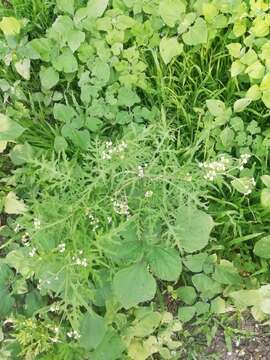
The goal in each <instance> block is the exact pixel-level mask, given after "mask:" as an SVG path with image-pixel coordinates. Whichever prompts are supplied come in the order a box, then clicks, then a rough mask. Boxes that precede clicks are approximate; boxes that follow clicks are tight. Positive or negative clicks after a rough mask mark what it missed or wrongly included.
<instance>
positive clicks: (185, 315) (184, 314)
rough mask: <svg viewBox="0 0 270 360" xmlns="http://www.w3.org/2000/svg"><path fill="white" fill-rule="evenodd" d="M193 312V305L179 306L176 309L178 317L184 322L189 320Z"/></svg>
mask: <svg viewBox="0 0 270 360" xmlns="http://www.w3.org/2000/svg"><path fill="white" fill-rule="evenodd" d="M195 313H196V308H195V306H180V307H179V309H178V318H179V320H181V321H183V322H184V323H185V322H188V321H190V320H191V319H192V318H193V316H194V315H195Z"/></svg>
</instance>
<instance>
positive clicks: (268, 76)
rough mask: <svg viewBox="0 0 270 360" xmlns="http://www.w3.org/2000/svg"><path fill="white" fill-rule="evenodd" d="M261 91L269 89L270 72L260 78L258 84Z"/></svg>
mask: <svg viewBox="0 0 270 360" xmlns="http://www.w3.org/2000/svg"><path fill="white" fill-rule="evenodd" d="M260 90H261V91H269V90H270V73H268V74H266V75H265V76H264V78H263V79H262V82H261V85H260Z"/></svg>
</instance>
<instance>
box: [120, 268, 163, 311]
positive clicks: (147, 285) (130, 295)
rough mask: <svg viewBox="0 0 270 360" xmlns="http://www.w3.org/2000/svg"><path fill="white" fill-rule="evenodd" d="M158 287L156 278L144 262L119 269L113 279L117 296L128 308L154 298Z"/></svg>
mask: <svg viewBox="0 0 270 360" xmlns="http://www.w3.org/2000/svg"><path fill="white" fill-rule="evenodd" d="M156 287H157V285H156V282H155V279H154V278H153V276H152V275H151V274H150V273H149V272H148V270H147V268H146V265H144V264H142V263H138V264H135V265H131V266H129V267H128V268H125V269H122V270H120V271H118V273H117V274H116V275H115V277H114V279H113V290H114V293H115V296H116V297H117V299H118V301H119V302H120V304H121V305H122V306H123V307H124V308H126V309H129V308H131V307H132V306H136V305H138V304H139V303H140V302H145V301H150V300H151V299H153V297H154V296H155V293H156Z"/></svg>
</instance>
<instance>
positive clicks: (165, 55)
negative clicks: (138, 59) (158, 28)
mask: <svg viewBox="0 0 270 360" xmlns="http://www.w3.org/2000/svg"><path fill="white" fill-rule="evenodd" d="M183 48H184V46H183V44H180V43H179V42H178V40H177V37H173V38H166V37H164V38H162V39H161V41H160V45H159V50H160V55H161V57H162V60H163V61H164V63H165V64H166V65H167V64H169V63H170V62H171V60H172V59H173V58H174V57H176V56H178V55H181V53H182V52H183Z"/></svg>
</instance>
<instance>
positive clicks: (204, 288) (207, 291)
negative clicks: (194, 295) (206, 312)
mask: <svg viewBox="0 0 270 360" xmlns="http://www.w3.org/2000/svg"><path fill="white" fill-rule="evenodd" d="M192 282H193V285H194V286H195V287H196V289H197V290H198V291H199V292H200V293H201V294H202V296H203V297H204V298H207V299H211V298H212V297H214V296H215V295H216V294H219V293H221V286H220V284H219V283H217V282H216V281H214V280H213V279H211V278H210V277H209V276H207V275H205V274H196V275H193V276H192Z"/></svg>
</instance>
